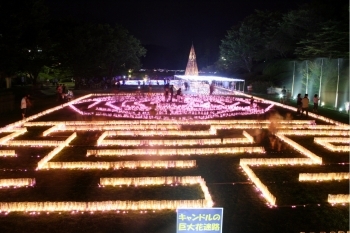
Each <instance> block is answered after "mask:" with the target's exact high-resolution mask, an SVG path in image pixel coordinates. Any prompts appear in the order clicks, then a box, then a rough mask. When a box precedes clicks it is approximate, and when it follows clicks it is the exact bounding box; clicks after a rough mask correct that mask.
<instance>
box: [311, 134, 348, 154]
mask: <svg viewBox="0 0 350 233" xmlns="http://www.w3.org/2000/svg"><path fill="white" fill-rule="evenodd" d="M314 142H315V143H317V144H319V145H321V146H323V147H325V148H327V149H328V150H330V151H337V152H349V151H350V144H349V143H350V138H340V137H324V138H314ZM331 142H336V143H342V144H346V145H345V146H339V145H333V144H331Z"/></svg>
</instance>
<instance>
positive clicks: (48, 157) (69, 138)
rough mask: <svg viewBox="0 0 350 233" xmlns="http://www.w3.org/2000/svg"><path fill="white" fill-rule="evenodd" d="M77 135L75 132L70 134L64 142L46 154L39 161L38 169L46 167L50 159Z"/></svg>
mask: <svg viewBox="0 0 350 233" xmlns="http://www.w3.org/2000/svg"><path fill="white" fill-rule="evenodd" d="M76 137H77V133H75V132H74V133H73V134H72V135H70V136H69V137H68V138H67V139H66V140H64V141H62V143H61V144H60V145H59V146H57V147H55V148H54V149H53V150H52V151H50V152H49V153H48V154H47V155H46V156H44V157H43V158H42V159H41V160H40V161H39V162H38V166H37V168H36V169H37V170H40V169H42V168H43V167H45V165H46V164H47V162H48V161H50V160H51V159H52V158H53V157H54V156H55V155H56V154H58V153H59V152H60V151H61V150H62V149H63V148H65V147H66V146H68V145H69V143H70V142H71V141H73V139H75V138H76Z"/></svg>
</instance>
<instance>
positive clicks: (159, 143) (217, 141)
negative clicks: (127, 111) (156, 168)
mask: <svg viewBox="0 0 350 233" xmlns="http://www.w3.org/2000/svg"><path fill="white" fill-rule="evenodd" d="M234 143H237V144H247V143H252V142H251V141H250V140H249V139H247V138H223V139H221V138H209V139H182V140H181V139H174V140H105V139H104V140H101V141H99V142H98V145H99V146H107V145H118V146H188V145H191V146H192V145H219V144H234Z"/></svg>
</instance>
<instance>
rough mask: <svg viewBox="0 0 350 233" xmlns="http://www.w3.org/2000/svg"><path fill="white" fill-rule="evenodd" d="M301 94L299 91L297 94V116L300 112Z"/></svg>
mask: <svg viewBox="0 0 350 233" xmlns="http://www.w3.org/2000/svg"><path fill="white" fill-rule="evenodd" d="M301 100H302V98H301V94H300V93H299V94H298V96H297V116H300V112H301Z"/></svg>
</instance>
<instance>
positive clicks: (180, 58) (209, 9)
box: [47, 0, 310, 69]
mask: <svg viewBox="0 0 350 233" xmlns="http://www.w3.org/2000/svg"><path fill="white" fill-rule="evenodd" d="M307 2H310V0H293V1H288V2H286V1H281V0H264V1H262V0H241V1H239V0H212V1H208V0H163V1H160V0H152V1H147V0H144V1H141V0H114V1H112V0H74V1H72V0H47V4H48V7H49V10H50V13H51V15H52V16H53V17H54V18H59V17H67V16H70V17H73V18H75V19H79V20H83V21H88V22H94V23H109V24H112V25H113V24H116V23H117V24H120V25H122V26H123V27H124V28H126V29H127V30H128V31H129V32H130V34H131V35H133V36H135V37H136V38H137V39H139V40H140V41H141V43H142V45H144V47H145V48H146V49H147V50H148V53H147V56H146V58H145V59H143V64H144V65H145V66H150V67H145V68H168V69H178V68H181V67H182V66H185V64H186V63H187V60H186V59H187V57H188V54H189V50H190V47H191V44H192V42H193V44H194V46H195V50H196V54H197V59H198V63H199V64H198V65H199V67H200V68H201V67H204V66H207V65H211V64H212V63H214V62H215V61H216V60H217V58H218V55H219V45H220V41H221V40H222V39H224V37H225V34H226V31H227V30H229V29H230V28H231V27H232V26H233V25H236V24H239V22H240V21H242V20H243V19H244V18H245V17H246V16H248V15H250V14H252V13H254V10H255V9H258V10H271V11H277V10H278V11H281V12H286V11H288V10H291V9H297V8H298V6H301V5H302V4H303V3H307ZM204 50H206V51H204ZM204 53H207V59H206V60H205V61H203V60H201V59H200V55H201V54H204ZM208 53H209V55H208ZM162 66H166V67H162ZM169 66H172V67H169Z"/></svg>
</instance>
